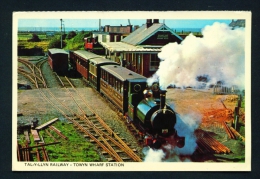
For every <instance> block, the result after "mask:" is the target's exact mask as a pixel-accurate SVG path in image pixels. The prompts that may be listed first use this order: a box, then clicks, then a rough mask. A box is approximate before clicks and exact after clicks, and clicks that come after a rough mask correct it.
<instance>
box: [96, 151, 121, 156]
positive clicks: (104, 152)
mask: <svg viewBox="0 0 260 179" xmlns="http://www.w3.org/2000/svg"><path fill="white" fill-rule="evenodd" d="M115 152H116V153H124V151H123V150H115ZM101 153H102V155H108V152H107V151H102V152H101Z"/></svg>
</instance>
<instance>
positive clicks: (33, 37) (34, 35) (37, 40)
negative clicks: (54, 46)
mask: <svg viewBox="0 0 260 179" xmlns="http://www.w3.org/2000/svg"><path fill="white" fill-rule="evenodd" d="M27 41H28V42H40V41H41V39H40V38H39V37H38V35H36V34H32V38H31V39H29V40H27Z"/></svg>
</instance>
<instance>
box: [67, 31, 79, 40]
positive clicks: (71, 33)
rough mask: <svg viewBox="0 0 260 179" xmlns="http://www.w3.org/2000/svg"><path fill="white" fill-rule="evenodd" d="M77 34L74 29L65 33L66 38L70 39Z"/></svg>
mask: <svg viewBox="0 0 260 179" xmlns="http://www.w3.org/2000/svg"><path fill="white" fill-rule="evenodd" d="M76 35H77V34H76V32H75V31H70V32H69V33H68V35H67V39H72V38H73V37H75V36H76Z"/></svg>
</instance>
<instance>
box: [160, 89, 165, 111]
mask: <svg viewBox="0 0 260 179" xmlns="http://www.w3.org/2000/svg"><path fill="white" fill-rule="evenodd" d="M166 92H167V91H166V90H161V91H160V100H161V102H160V109H163V108H164V106H165V101H166Z"/></svg>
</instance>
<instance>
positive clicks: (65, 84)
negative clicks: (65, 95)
mask: <svg viewBox="0 0 260 179" xmlns="http://www.w3.org/2000/svg"><path fill="white" fill-rule="evenodd" d="M54 74H55V76H56V78H57V79H58V81H59V82H60V85H61V87H63V88H71V87H74V85H73V84H72V82H71V81H70V80H69V78H67V77H66V76H59V75H58V74H57V73H55V72H54Z"/></svg>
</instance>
